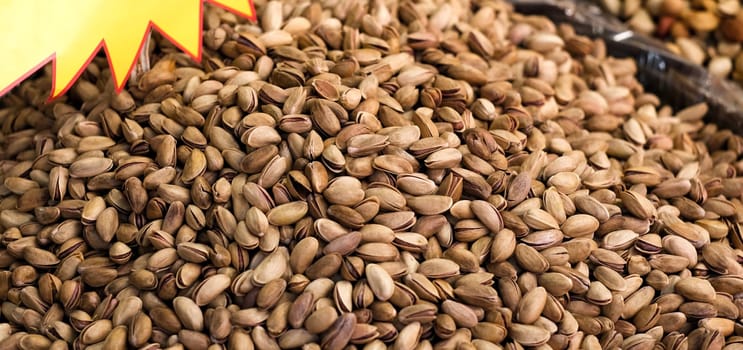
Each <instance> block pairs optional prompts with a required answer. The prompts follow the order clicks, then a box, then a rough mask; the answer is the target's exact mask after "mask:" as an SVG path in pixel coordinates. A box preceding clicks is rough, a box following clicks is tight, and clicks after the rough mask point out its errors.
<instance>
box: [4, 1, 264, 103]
mask: <svg viewBox="0 0 743 350" xmlns="http://www.w3.org/2000/svg"><path fill="white" fill-rule="evenodd" d="M206 1H208V2H211V3H213V4H215V5H218V6H221V7H223V8H225V9H227V10H229V11H232V12H234V13H235V14H238V15H241V16H244V17H246V18H250V19H252V20H255V8H254V6H253V2H252V0H206ZM202 11H203V0H0V33H2V39H0V53H2V60H0V96H2V95H4V94H5V93H7V92H8V91H10V89H12V88H13V87H15V86H16V85H18V84H19V83H20V82H21V81H23V80H24V79H25V78H27V77H28V76H30V75H31V74H33V73H34V72H35V71H37V70H38V69H39V68H41V67H42V66H44V65H45V64H47V63H48V62H49V61H53V72H54V73H53V78H52V79H53V80H52V91H51V98H55V97H58V96H59V95H61V94H63V93H64V92H65V91H67V89H69V88H70V87H71V86H72V84H73V83H74V82H75V81H76V80H77V78H78V77H79V76H80V74H82V72H83V70H84V69H85V67H86V66H87V65H88V63H90V61H91V60H92V59H93V57H95V55H96V54H97V53H98V51H99V50H100V48H101V47H102V48H103V49H104V50H105V51H106V56H107V57H108V62H109V65H110V67H111V73H112V75H113V79H114V83H115V85H116V91H121V89H123V87H124V84H125V82H126V79H127V78H128V76H129V73H130V72H131V70H132V68H133V67H134V64H135V62H136V60H137V57H138V54H139V51H140V49H141V48H142V45H143V43H144V42H145V40H144V38H145V37H146V35H147V34H148V33H149V31H150V30H151V29H152V28H155V29H157V31H158V32H160V33H161V34H162V35H164V36H165V37H167V38H168V39H169V40H170V41H172V42H173V43H174V44H175V45H176V46H178V47H179V48H180V49H182V50H183V51H185V52H186V53H188V54H189V55H191V56H192V57H193V58H194V59H195V60H197V61H200V60H201V34H202V21H203V16H202Z"/></svg>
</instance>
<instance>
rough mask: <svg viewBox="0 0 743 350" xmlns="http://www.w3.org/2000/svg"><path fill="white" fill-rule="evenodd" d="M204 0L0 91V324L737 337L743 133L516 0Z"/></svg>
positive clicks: (261, 341)
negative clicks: (187, 41)
mask: <svg viewBox="0 0 743 350" xmlns="http://www.w3.org/2000/svg"><path fill="white" fill-rule="evenodd" d="M256 5H257V10H258V18H259V21H258V23H250V22H246V21H244V20H242V19H240V18H238V17H237V16H236V15H234V14H232V13H230V12H226V11H225V10H223V9H220V8H214V7H207V9H206V11H205V14H204V15H205V19H204V26H205V30H204V34H203V43H204V46H205V49H204V50H205V52H204V55H203V60H202V61H201V62H194V61H192V60H191V59H190V58H189V57H188V56H187V55H186V54H184V53H182V52H180V51H179V50H178V49H177V48H176V47H175V46H174V45H172V44H170V43H169V42H168V41H167V40H165V39H164V38H162V37H161V36H159V35H158V34H155V35H153V37H152V40H151V45H149V47H147V48H145V50H146V51H145V52H144V53H143V54H142V58H141V61H140V62H139V63H138V65H137V68H136V70H135V72H134V75H133V76H132V79H130V81H129V85H128V86H127V87H126V89H125V90H124V91H122V92H121V93H116V92H115V89H114V86H113V85H114V84H113V82H112V79H111V73H110V70H109V68H108V67H107V66H106V60H105V58H103V57H98V58H95V59H94V60H93V62H92V63H91V65H90V66H88V67H87V69H86V70H85V72H84V73H83V74H82V76H81V78H80V80H79V81H78V82H77V83H76V84H75V85H74V87H73V88H72V89H71V90H70V92H69V93H67V94H66V95H64V96H63V97H61V98H59V99H56V100H54V101H52V102H49V103H47V102H46V99H47V96H48V95H49V91H50V87H51V68H50V67H46V68H45V69H44V70H43V71H42V72H40V73H39V74H37V76H35V77H33V78H31V79H29V80H27V81H25V82H23V83H22V84H21V85H20V86H19V87H18V88H17V89H15V90H14V91H12V92H11V93H9V94H7V95H6V96H4V97H3V98H2V99H0V106H2V108H0V316H1V317H0V349H21V350H41V349H51V350H60V349H93V350H95V349H106V350H108V349H174V350H175V349H189V350H196V349H208V350H220V349H230V350H237V349H248V350H253V349H258V350H275V349H299V348H301V349H303V350H315V349H318V350H326V349H327V350H350V349H366V350H385V349H388V348H389V349H397V350H496V349H524V348H530V349H531V348H533V349H578V348H580V349H618V348H621V349H633V350H641V349H669V350H670V349H673V350H686V349H689V350H691V349H710V350H717V349H726V350H735V349H740V348H741V347H742V346H743V322H741V320H742V318H741V316H742V315H743V264H742V263H743V228H742V227H741V222H743V202H741V198H742V197H741V195H742V194H743V178H741V177H739V176H738V171H741V172H742V173H743V162H741V161H740V160H739V159H740V156H741V154H743V137H741V136H738V135H735V134H733V133H732V132H731V131H729V130H725V129H722V128H719V127H717V126H715V125H713V124H707V123H705V121H704V117H705V115H706V114H707V113H708V107H707V105H706V104H704V103H700V104H695V105H692V106H689V107H687V108H685V109H680V110H673V109H672V108H670V107H669V106H667V105H665V104H664V103H663V101H661V100H659V98H658V97H657V96H656V95H654V94H652V93H649V92H647V91H645V90H644V88H643V86H642V85H641V84H640V83H639V82H638V81H637V79H636V78H635V74H636V72H637V67H636V63H635V62H634V61H633V60H632V59H626V58H625V59H618V58H614V57H612V56H611V52H607V50H606V46H605V44H604V42H603V41H601V40H600V39H598V40H597V39H592V38H589V37H585V36H581V35H577V34H576V33H575V32H574V31H573V29H572V28H571V27H570V26H568V25H565V24H556V23H553V22H551V21H549V20H548V19H547V18H545V17H542V16H534V15H531V16H526V15H522V14H519V13H516V12H514V11H513V9H512V7H511V6H510V5H509V3H507V2H505V1H498V0H496V1H475V2H470V1H466V0H421V1H416V2H412V1H401V2H398V1H385V0H374V1H364V0H327V1H276V0H271V1H268V2H265V1H259V2H257V3H256Z"/></svg>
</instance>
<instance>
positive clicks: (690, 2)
mask: <svg viewBox="0 0 743 350" xmlns="http://www.w3.org/2000/svg"><path fill="white" fill-rule="evenodd" d="M600 2H601V4H602V5H603V6H604V8H605V9H606V10H607V11H608V12H609V13H611V14H612V15H614V16H618V17H619V18H621V19H623V20H625V22H626V23H627V25H629V27H630V28H631V29H633V30H635V31H637V32H639V33H642V34H646V35H652V36H655V37H657V38H660V39H663V40H664V41H665V43H666V47H667V48H668V49H669V50H670V51H672V52H674V53H676V54H678V55H680V56H681V57H683V58H685V59H687V60H689V61H691V62H693V63H696V64H699V65H703V66H704V67H706V68H707V70H708V71H709V73H710V74H711V75H712V76H715V77H719V78H728V79H733V80H736V81H738V82H743V51H741V43H743V7H741V2H740V1H739V0H600Z"/></svg>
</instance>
